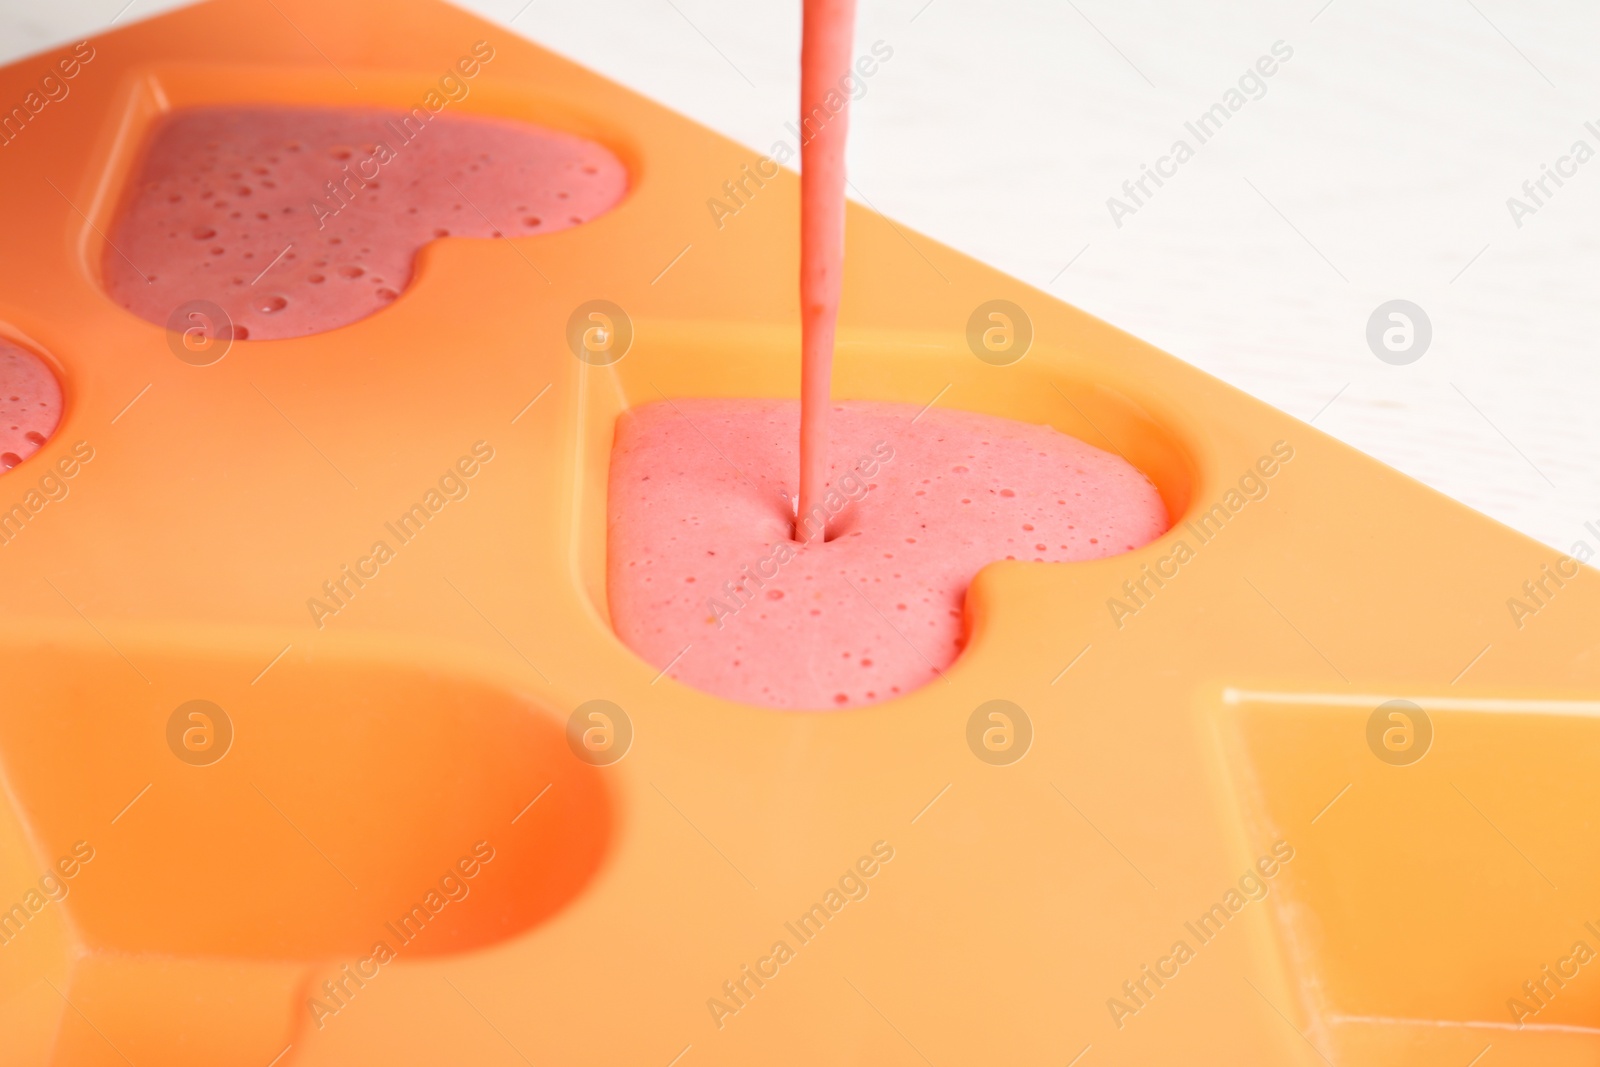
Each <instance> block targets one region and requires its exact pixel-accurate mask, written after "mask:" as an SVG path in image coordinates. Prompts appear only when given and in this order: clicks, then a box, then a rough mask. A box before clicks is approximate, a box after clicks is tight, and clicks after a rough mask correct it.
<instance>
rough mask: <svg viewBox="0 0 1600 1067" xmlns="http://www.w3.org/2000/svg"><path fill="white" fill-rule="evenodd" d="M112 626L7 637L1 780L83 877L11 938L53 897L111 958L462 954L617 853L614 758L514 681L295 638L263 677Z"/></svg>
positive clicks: (529, 919) (45, 848)
mask: <svg viewBox="0 0 1600 1067" xmlns="http://www.w3.org/2000/svg"><path fill="white" fill-rule="evenodd" d="M42 629H43V628H41V630H42ZM90 636H91V637H92V635H90ZM116 641H117V647H116V650H113V649H112V648H111V647H109V646H108V645H107V644H104V643H101V644H100V645H99V646H98V647H95V646H92V645H89V644H88V642H87V641H85V640H84V639H83V636H82V635H81V634H78V635H73V636H71V637H70V638H69V637H64V636H62V635H61V634H59V633H56V632H55V631H49V636H44V637H39V638H36V639H35V638H30V639H29V641H27V642H24V641H21V640H18V639H17V638H16V637H15V636H14V635H13V636H12V638H11V640H10V642H9V643H8V644H6V645H5V647H4V648H3V650H0V671H3V672H4V676H5V677H6V678H8V679H11V680H12V681H13V682H14V684H8V690H7V696H6V700H5V701H4V706H3V707H0V779H3V782H4V786H5V789H6V795H7V796H9V797H11V798H13V802H14V803H15V804H16V806H17V807H16V810H17V812H18V813H19V815H20V816H21V817H22V818H23V819H24V820H25V822H26V823H27V826H28V833H29V835H30V839H31V840H32V841H33V842H34V843H35V845H36V848H37V850H38V855H37V856H36V857H35V858H34V860H35V861H36V863H37V866H38V869H39V870H41V871H47V872H52V877H55V876H56V874H57V873H59V875H60V877H62V878H67V879H68V882H67V884H66V886H65V889H62V890H60V891H59V892H53V891H52V887H51V886H50V885H45V886H44V888H45V890H46V891H47V892H51V893H52V895H54V896H57V897H59V898H60V899H59V902H55V901H52V902H51V903H49V904H45V903H43V901H41V906H40V908H39V909H36V913H35V914H34V915H32V916H28V915H24V916H22V919H23V920H24V926H23V929H22V931H21V934H20V935H19V936H22V937H29V938H33V937H35V934H34V932H33V931H32V930H31V929H29V928H28V927H29V926H30V925H31V924H32V923H33V922H34V921H35V920H36V919H41V918H48V915H47V914H46V913H45V911H44V909H45V908H49V909H54V910H52V911H51V912H49V914H55V912H56V911H59V912H62V913H64V914H66V915H69V916H70V917H71V919H72V926H73V928H74V929H75V930H76V932H77V936H78V938H79V940H80V941H81V942H82V943H83V944H84V945H85V946H86V947H90V948H97V949H102V950H105V951H108V952H114V953H125V954H135V955H137V954H155V955H161V956H169V957H174V956H175V957H200V956H229V957H234V958H238V959H274V960H291V959H340V960H342V961H349V960H357V959H366V958H368V957H370V956H371V955H372V954H373V952H374V945H375V944H376V943H378V942H382V943H384V944H385V945H386V946H387V949H388V950H389V952H390V953H392V955H394V956H398V957H400V958H402V959H410V958H415V957H422V956H434V955H448V954H450V953H456V952H462V951H465V950H468V949H471V948H476V947H480V946H484V945H489V944H493V943H496V942H499V941H503V940H505V939H508V938H513V937H516V936H518V935H520V934H522V933H523V932H525V931H527V930H529V929H532V928H534V927H535V926H537V925H538V924H539V923H541V922H543V921H544V920H546V919H548V918H549V917H550V916H551V915H553V914H554V913H556V912H557V911H559V910H560V909H561V908H563V907H565V906H566V905H567V904H568V903H569V902H570V901H571V900H572V899H573V898H574V897H576V896H578V895H579V894H580V893H581V892H582V891H583V888H584V886H585V885H586V884H588V882H589V880H590V879H591V877H592V876H593V875H594V873H595V871H596V870H597V868H598V867H599V865H600V864H601V862H602V861H603V859H604V857H605V856H606V854H607V852H608V851H609V849H610V845H611V839H612V826H613V818H614V816H613V800H612V798H611V795H610V793H609V791H608V789H607V787H606V785H605V783H604V781H603V780H602V778H601V776H600V774H599V772H598V771H597V770H596V769H595V768H594V767H593V766H591V765H589V764H587V763H585V762H583V761H580V760H578V759H576V758H574V757H573V755H572V752H571V750H570V748H569V746H568V743H567V740H566V735H565V732H564V730H563V729H562V725H561V723H560V721H559V720H558V719H556V718H555V717H554V715H552V714H551V709H549V708H547V707H545V706H541V705H540V704H539V703H538V702H536V701H534V700H531V699H530V698H529V697H527V696H526V695H524V694H522V693H520V692H516V691H513V690H511V689H508V688H505V687H503V686H502V685H500V684H497V683H494V682H491V681H486V680H483V679H480V678H477V677H472V676H468V675H463V674H455V673H452V672H451V671H449V670H447V669H441V668H440V667H439V665H438V664H435V665H432V666H423V665H420V664H419V663H418V662H417V661H416V657H415V656H414V655H413V654H408V653H396V654H394V655H384V656H373V655H368V654H355V653H348V654H332V653H329V652H328V651H327V650H326V649H324V650H319V652H318V654H316V655H315V656H309V655H308V656H305V657H297V656H294V655H292V654H289V653H290V649H288V648H285V649H284V653H283V658H282V661H281V662H278V661H274V662H273V664H272V666H271V669H270V671H262V670H261V666H260V664H252V663H251V662H250V659H251V658H253V657H250V656H247V655H244V654H242V653H240V652H238V651H235V650H231V649H220V648H217V647H212V646H209V645H208V646H205V647H202V646H201V645H199V644H197V643H193V642H189V641H181V640H173V639H168V638H162V639H159V640H145V639H142V638H139V637H137V636H125V635H121V634H119V635H118V636H117V638H116ZM269 643H270V642H269ZM124 655H125V656H126V658H123V657H124ZM134 663H137V664H138V665H139V666H138V669H137V670H135V669H133V667H132V664H134ZM252 678H255V679H256V680H255V681H252ZM79 842H82V844H81V845H80V844H78V843H79ZM75 849H76V851H75ZM63 857H67V858H76V860H77V861H78V862H77V864H76V865H73V864H70V863H63V864H60V865H59V866H58V861H60V860H61V859H62V858H63ZM80 868H81V869H80ZM69 870H71V871H73V872H74V873H72V874H71V875H68V874H67V872H68V871H69ZM58 880H59V879H58ZM8 902H9V901H8ZM5 932H6V933H7V934H15V933H16V930H15V929H12V930H7V931H5ZM378 962H380V963H387V958H385V959H380V960H379V961H378Z"/></svg>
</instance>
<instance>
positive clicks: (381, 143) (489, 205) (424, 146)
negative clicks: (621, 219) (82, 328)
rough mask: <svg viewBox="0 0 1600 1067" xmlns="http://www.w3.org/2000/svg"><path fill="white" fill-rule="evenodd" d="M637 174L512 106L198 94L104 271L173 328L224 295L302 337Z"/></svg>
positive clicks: (123, 218)
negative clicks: (472, 249)
mask: <svg viewBox="0 0 1600 1067" xmlns="http://www.w3.org/2000/svg"><path fill="white" fill-rule="evenodd" d="M627 184H628V178H627V172H626V170H625V169H624V168H623V165H622V163H621V162H620V161H619V160H618V159H617V158H616V156H614V155H612V154H611V152H609V151H608V150H606V149H605V148H604V147H602V146H600V145H598V144H595V143H593V142H591V141H586V140H583V139H582V138H579V137H573V136H570V135H568V134H564V133H558V132H556V131H553V130H547V129H543V128H541V127H538V126H531V125H528V124H526V123H521V122H513V121H510V120H504V119H493V118H480V117H475V116H467V115H457V114H439V115H429V113H428V112H427V111H426V110H424V109H420V108H419V109H418V110H417V111H416V112H414V113H407V112H402V111H379V110H365V109H350V108H292V107H207V108H192V109H188V110H184V111H179V112H176V113H174V114H173V115H172V116H171V117H170V118H169V119H167V120H166V122H165V123H163V124H162V126H161V127H160V128H159V129H158V130H157V131H156V133H155V134H154V136H153V137H152V139H151V142H150V144H149V146H148V148H147V151H146V154H145V158H144V161H143V164H142V169H141V170H140V171H139V172H138V174H137V176H136V178H135V179H134V181H133V182H132V185H131V192H130V193H129V196H128V199H127V201H126V203H125V204H124V206H123V209H122V213H121V215H120V216H119V217H118V218H117V220H116V223H115V225H114V226H113V228H112V232H111V235H110V238H111V240H110V242H109V247H107V249H106V253H105V258H104V274H105V284H106V288H107V289H108V290H109V291H110V293H111V296H112V298H113V299H115V300H117V301H118V302H119V303H121V304H122V305H123V306H124V307H126V308H128V309H129V310H130V311H132V312H133V313H134V314H136V315H138V316H139V317H140V318H143V319H147V320H148V321H150V322H154V323H158V324H160V325H163V326H165V325H167V323H168V319H169V318H170V316H171V315H172V313H173V311H174V310H175V309H176V308H178V307H179V306H180V305H183V304H185V303H187V302H189V301H192V300H208V301H211V302H212V303H215V304H217V305H220V306H221V307H222V308H223V309H224V310H225V311H226V312H227V313H228V315H229V317H230V318H231V319H232V321H233V324H234V327H235V331H234V335H235V336H236V337H239V338H246V337H248V338H250V339H254V340H265V339H271V338H281V337H301V336H304V335H306V334H312V333H320V332H322V331H324V330H331V329H334V328H336V327H339V326H345V325H348V324H349V323H352V322H355V321H357V320H358V319H363V318H365V317H366V316H368V315H371V314H372V313H374V312H376V311H378V310H380V309H381V308H383V307H384V306H386V305H387V304H388V303H389V302H390V301H392V300H394V299H396V298H397V297H398V296H399V295H400V293H401V292H403V291H404V290H405V288H406V286H407V285H408V284H409V283H410V281H411V276H412V271H413V262H414V260H415V258H416V253H417V250H418V249H419V248H421V247H422V246H423V245H425V244H427V243H428V242H429V241H432V240H434V239H435V238H439V237H448V236H455V237H526V236H530V235H533V234H544V233H554V232H556V231H558V230H565V229H568V228H570V227H573V226H577V225H579V224H580V223H583V222H587V221H588V220H590V219H592V218H594V217H595V216H597V215H600V214H602V213H604V212H605V211H607V210H609V209H610V208H611V207H612V206H614V205H615V204H616V203H617V202H618V201H619V200H620V199H622V196H623V194H624V193H625V192H626V191H627ZM469 310H470V309H463V314H465V313H467V312H468V311H469Z"/></svg>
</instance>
